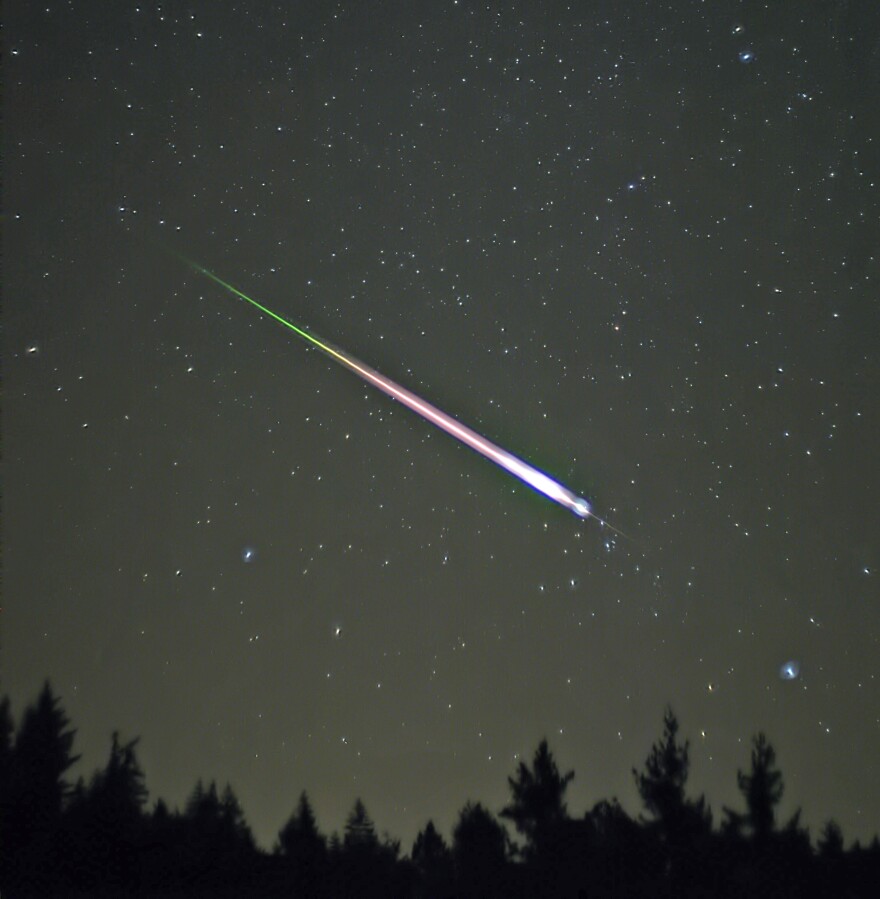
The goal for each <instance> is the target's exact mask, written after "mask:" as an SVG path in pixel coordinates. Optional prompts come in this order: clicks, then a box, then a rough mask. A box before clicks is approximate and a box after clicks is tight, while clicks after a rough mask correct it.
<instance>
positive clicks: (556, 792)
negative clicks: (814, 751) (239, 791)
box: [0, 681, 880, 899]
mask: <svg viewBox="0 0 880 899" xmlns="http://www.w3.org/2000/svg"><path fill="white" fill-rule="evenodd" d="M662 724H663V726H662V733H661V735H660V738H659V739H658V740H656V741H655V742H654V743H653V745H652V746H651V748H650V751H649V752H648V754H647V756H646V758H645V761H644V763H643V765H642V766H640V767H639V768H636V767H633V768H632V769H631V774H632V777H633V780H634V783H635V785H636V788H637V790H638V793H639V795H640V797H641V799H642V811H641V813H640V814H639V815H638V816H636V817H633V816H631V815H629V814H627V812H626V811H625V810H624V809H623V808H622V807H621V806H620V804H619V803H618V802H617V800H616V798H614V797H609V798H607V799H603V800H601V801H599V802H597V803H596V804H595V805H594V806H593V807H592V808H591V809H589V810H587V811H586V812H585V813H584V814H583V816H578V815H573V814H571V813H570V811H569V809H568V805H567V801H566V793H567V790H568V787H569V785H570V784H571V782H572V781H573V780H575V778H576V774H575V771H573V770H570V771H567V772H566V771H565V769H564V768H563V769H561V770H560V768H559V767H558V766H557V763H556V759H555V757H554V755H553V751H552V748H551V747H550V746H549V744H548V742H547V740H546V739H544V740H542V741H541V742H540V743H539V745H538V747H537V749H536V750H535V751H534V753H533V755H532V756H531V760H530V761H522V762H520V763H519V765H518V766H517V768H516V769H515V770H514V771H513V772H512V773H511V775H510V776H509V777H508V778H507V785H508V789H509V797H508V801H507V802H506V803H505V805H504V807H503V808H500V809H498V810H497V811H494V810H492V809H491V808H490V807H487V806H485V805H484V804H483V803H482V802H481V801H480V799H474V798H473V797H471V798H469V799H468V800H467V801H465V802H463V804H462V805H461V807H460V811H459V813H458V816H457V821H456V824H455V827H454V828H453V830H452V832H451V834H449V835H444V834H443V832H442V830H438V829H437V828H436V825H435V824H434V822H433V819H431V818H429V819H428V820H427V821H426V822H425V824H424V826H423V827H422V828H421V829H420V830H419V833H418V835H417V837H416V839H415V841H414V842H413V843H412V848H411V849H409V850H407V848H405V847H403V844H402V843H401V841H400V839H399V838H398V837H397V836H396V835H395V834H393V833H388V832H387V831H381V832H380V831H379V829H378V828H377V826H376V824H375V822H374V820H373V818H372V817H371V815H370V813H369V809H368V807H367V805H366V804H365V803H364V802H363V801H362V799H361V797H359V796H358V797H356V798H355V800H354V801H353V803H352V806H351V809H350V811H349V814H348V815H347V817H346V819H345V822H344V827H343V826H340V827H337V828H334V829H333V831H332V832H329V831H322V829H321V828H320V826H319V824H318V821H317V818H316V815H315V812H314V808H313V806H312V804H311V801H310V799H309V797H308V791H307V790H306V789H304V790H303V791H302V792H301V793H300V795H299V797H298V799H297V800H296V802H295V804H294V805H293V806H292V810H291V812H290V814H289V815H288V817H287V819H286V821H285V823H284V824H283V825H282V826H281V827H279V830H278V834H277V838H276V840H275V841H274V843H273V845H272V846H271V847H269V848H268V851H267V849H266V848H261V847H259V846H258V845H257V844H256V842H255V840H254V838H253V832H252V830H251V828H250V826H249V825H248V823H247V816H246V813H245V811H244V809H243V807H242V805H241V803H240V801H239V799H238V797H237V795H236V793H235V790H234V787H233V786H232V785H231V784H229V783H228V782H227V783H226V784H225V785H220V784H217V783H216V782H215V781H214V780H211V781H210V782H208V781H205V780H203V779H202V778H199V780H198V781H197V783H196V785H195V786H194V788H193V790H192V791H191V792H190V794H189V796H188V798H187V801H186V804H185V806H184V807H183V808H180V809H178V808H172V807H169V806H168V805H167V803H166V802H164V801H163V799H162V798H161V797H159V798H154V799H153V800H152V802H150V801H148V798H149V790H148V788H147V785H146V779H145V775H144V771H143V768H142V767H141V765H140V763H139V761H138V744H139V739H138V738H137V737H135V738H133V739H125V738H124V737H121V736H120V735H119V734H118V733H117V732H114V734H113V737H112V745H111V750H110V754H109V758H108V761H107V763H106V765H105V766H104V767H103V769H99V770H96V771H95V772H94V774H93V775H92V777H91V778H89V779H88V781H86V780H85V779H84V778H82V777H79V778H77V780H76V782H74V781H73V779H72V777H70V776H69V772H70V771H71V769H72V768H73V767H74V765H75V763H76V761H77V759H78V758H79V757H78V756H77V755H76V745H75V743H76V728H75V727H74V726H73V722H72V721H71V720H70V718H69V717H68V716H67V714H66V712H65V710H64V707H63V705H62V703H61V701H60V698H59V697H57V696H56V695H55V694H54V693H53V691H52V688H51V685H50V684H49V682H48V681H46V683H45V684H44V686H43V689H42V691H41V692H40V695H39V696H38V697H37V699H36V700H35V701H34V702H33V703H31V704H30V705H29V706H28V707H27V708H26V710H25V711H24V713H23V714H22V716H21V720H20V722H19V724H18V726H17V727H16V726H15V722H14V719H13V717H12V716H11V713H10V704H9V700H8V697H3V698H2V699H0V889H2V890H3V892H4V894H7V893H8V894H9V895H11V896H13V897H14V899H29V897H32V896H33V897H36V896H40V897H44V899H45V897H48V896H56V895H58V896H61V895H64V896H76V897H79V899H87V897H91V896H94V897H100V896H105V895H110V893H108V892H106V891H108V890H109V891H112V894H113V895H114V896H117V897H125V896H128V895H132V896H134V895H137V896H153V895H155V896H160V895H171V894H174V895H178V894H179V895H187V896H189V897H194V896H200V897H201V896H204V897H209V896H211V897H221V896H226V895H232V894H233V893H231V892H230V890H232V891H233V892H234V891H239V893H240V892H241V891H245V892H248V891H250V892H251V893H253V892H254V891H257V892H259V894H260V895H262V896H264V897H270V896H279V897H280V896H303V897H305V896H308V897H309V899H316V897H319V896H320V897H328V899H331V897H334V899H335V897H340V899H341V897H351V899H355V897H357V899H367V897H371V896H376V897H383V899H407V897H415V899H452V897H471V896H472V897H474V899H476V897H480V899H491V897H494V896H497V897H499V899H500V897H504V899H515V897H523V899H526V897H529V899H538V897H540V899H562V897H570V899H575V897H577V899H583V897H587V896H593V897H597V899H599V897H605V896H609V897H611V896H620V895H627V896H630V897H633V899H636V897H648V896H651V897H657V896H667V895H668V896H670V897H676V899H687V897H689V896H694V897H702V896H706V895H713V896H719V897H731V899H733V897H737V899H739V897H745V896H748V897H751V899H754V897H757V896H763V895H767V896H768V897H770V896H772V897H774V899H783V897H788V896H790V897H798V899H804V897H812V896H816V897H819V896H827V895H832V894H834V895H847V896H852V897H854V899H861V897H865V899H867V897H868V896H871V895H873V893H872V890H873V889H874V887H875V886H876V882H877V880H878V878H880V839H878V837H877V836H876V835H875V836H874V838H873V839H872V841H871V843H870V845H869V846H862V845H861V844H860V843H859V841H855V842H851V843H850V845H847V842H846V838H845V835H844V834H843V833H842V832H841V829H840V827H839V825H838V824H837V823H836V822H834V821H833V820H827V821H826V822H825V825H824V826H823V828H822V830H821V833H820V834H819V835H818V836H817V838H815V839H814V840H811V839H810V834H809V831H808V829H807V828H805V827H804V825H803V822H802V820H801V816H800V811H797V812H796V813H795V814H794V815H792V816H791V818H789V819H788V820H785V819H783V818H782V817H781V816H780V815H779V805H780V800H781V799H782V796H783V795H784V794H785V791H786V790H785V779H784V775H783V773H782V771H781V769H780V768H779V765H778V760H777V758H776V753H775V750H774V748H773V745H772V742H771V741H770V740H769V739H768V738H767V737H766V735H765V734H763V733H759V734H756V735H755V736H754V738H753V740H752V744H751V760H750V766H748V767H746V768H745V769H741V770H739V771H738V772H737V774H736V781H737V787H738V790H739V792H740V794H741V802H740V804H739V807H737V808H723V809H722V810H721V814H720V815H719V814H715V815H713V812H712V809H711V805H710V804H709V803H708V802H707V800H706V797H705V796H704V795H696V794H694V793H693V791H692V790H691V789H690V787H689V784H688V780H689V774H690V741H689V740H687V739H686V738H684V737H683V736H682V735H681V734H680V730H679V724H678V720H677V718H676V716H675V713H674V711H673V710H672V709H671V708H670V707H668V706H667V708H666V710H665V711H664V714H663V722H662ZM563 772H564V773H563ZM866 787H867V785H866ZM175 891H180V892H179V893H177V892H175Z"/></svg>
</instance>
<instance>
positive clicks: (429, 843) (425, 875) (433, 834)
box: [410, 821, 453, 899]
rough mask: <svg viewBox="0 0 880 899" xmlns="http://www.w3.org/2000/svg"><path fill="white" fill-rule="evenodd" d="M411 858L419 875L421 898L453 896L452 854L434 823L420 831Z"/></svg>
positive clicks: (437, 898) (429, 822)
mask: <svg viewBox="0 0 880 899" xmlns="http://www.w3.org/2000/svg"><path fill="white" fill-rule="evenodd" d="M410 858H412V862H413V865H414V866H415V868H416V871H417V872H418V875H419V881H420V886H421V889H420V896H422V897H424V899H446V897H447V896H451V895H452V893H453V863H452V852H451V851H450V849H449V847H448V846H447V845H446V841H445V840H444V839H443V837H442V836H440V834H439V833H438V832H437V830H436V828H435V827H434V822H433V821H428V823H427V824H426V825H425V829H424V830H420V831H419V833H418V835H417V836H416V839H415V842H414V843H413V848H412V852H411V853H410Z"/></svg>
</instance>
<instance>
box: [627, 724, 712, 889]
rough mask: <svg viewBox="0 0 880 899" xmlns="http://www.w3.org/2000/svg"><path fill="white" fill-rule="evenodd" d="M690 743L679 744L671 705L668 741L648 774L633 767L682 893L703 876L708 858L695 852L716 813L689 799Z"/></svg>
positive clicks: (652, 758)
mask: <svg viewBox="0 0 880 899" xmlns="http://www.w3.org/2000/svg"><path fill="white" fill-rule="evenodd" d="M689 747H690V744H689V743H688V741H687V740H685V742H684V743H679V742H678V719H677V718H676V717H675V714H674V713H673V711H672V709H671V708H670V707H668V706H667V708H666V711H665V713H664V715H663V737H662V738H661V739H660V741H659V742H657V743H654V745H653V746H652V747H651V752H650V754H649V755H648V758H647V759H646V760H645V769H644V771H643V772H638V771H636V769H635V768H633V777H634V778H635V782H636V787H637V788H638V791H639V795H640V796H641V797H642V802H643V803H644V805H645V808H646V810H647V811H648V812H649V814H650V815H651V818H652V820H651V832H652V833H653V834H654V836H655V837H656V838H657V840H658V841H659V845H660V848H661V852H662V855H663V858H664V860H665V861H664V867H665V871H666V875H667V878H666V886H667V888H668V889H669V890H670V891H671V892H672V893H676V892H679V891H683V890H685V889H686V888H687V885H688V884H690V883H692V882H693V881H694V880H695V879H699V877H700V876H701V875H700V873H699V871H697V870H696V868H697V866H698V864H699V862H700V861H701V860H702V858H703V857H705V853H694V852H693V851H692V850H693V848H694V846H695V844H696V843H697V842H698V841H699V840H701V839H702V840H703V841H704V842H705V840H706V839H707V838H708V837H709V834H710V831H711V824H712V816H711V812H710V811H709V809H708V808H707V806H706V802H705V799H704V798H703V797H702V796H701V797H700V798H699V799H697V800H696V801H691V800H689V799H687V797H686V796H685V785H686V784H687V779H688V774H689V772H690V756H689Z"/></svg>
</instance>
